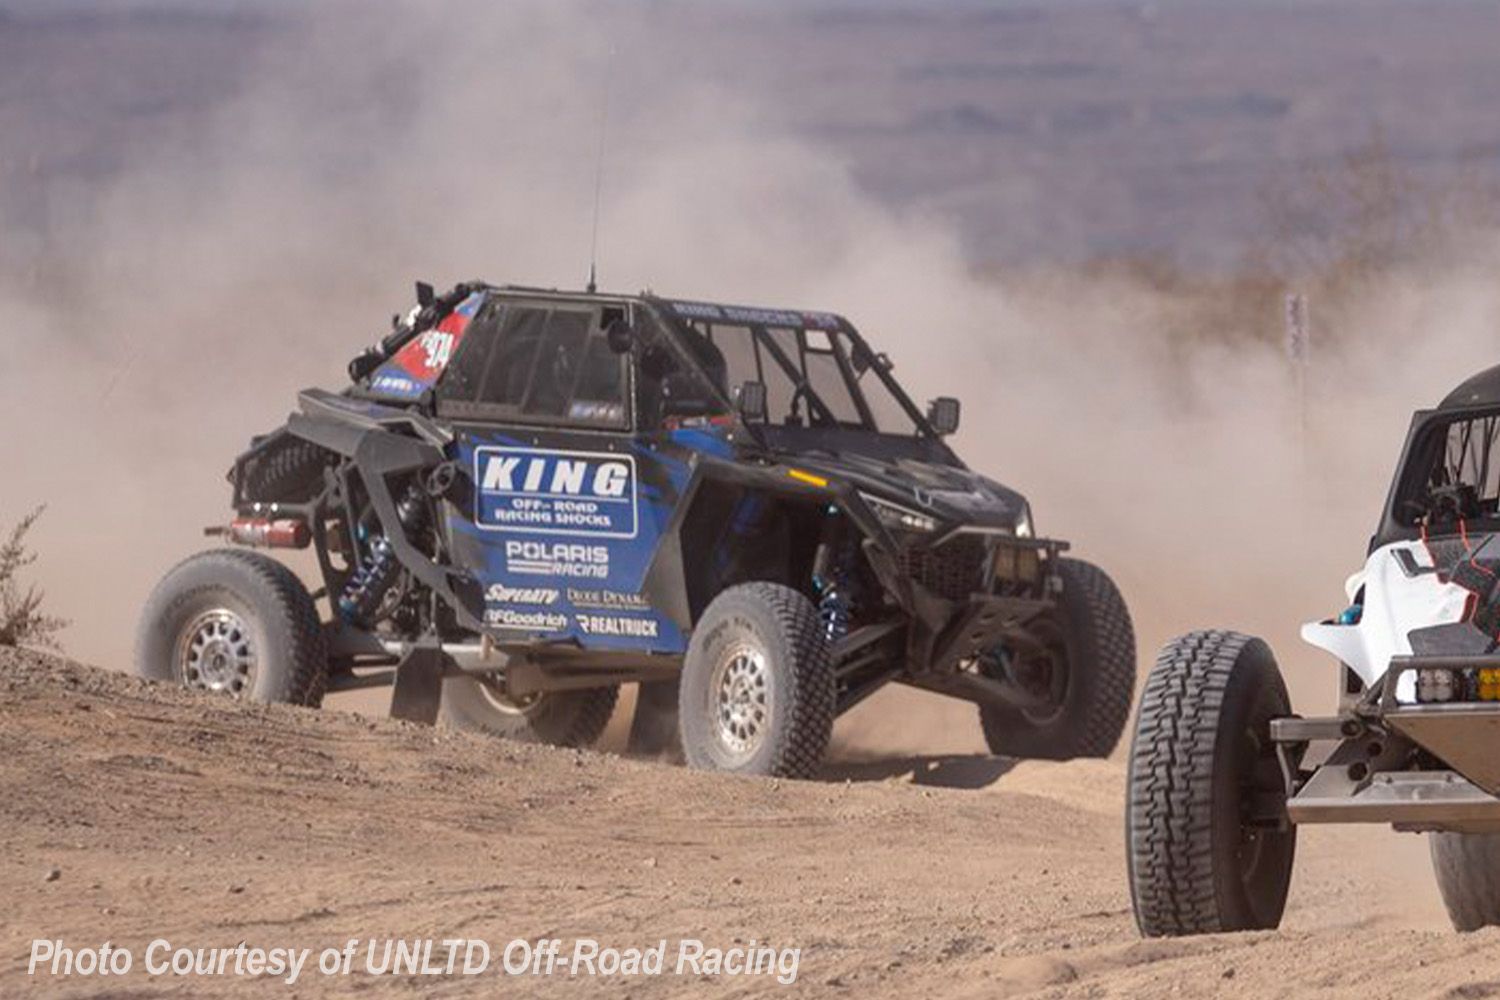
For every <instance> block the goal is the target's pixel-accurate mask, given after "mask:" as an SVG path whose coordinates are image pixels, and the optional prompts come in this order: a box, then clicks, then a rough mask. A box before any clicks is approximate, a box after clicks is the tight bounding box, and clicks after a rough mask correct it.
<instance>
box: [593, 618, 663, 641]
mask: <svg viewBox="0 0 1500 1000" xmlns="http://www.w3.org/2000/svg"><path fill="white" fill-rule="evenodd" d="M577 618H578V627H579V628H581V629H583V631H585V632H587V633H588V634H589V635H623V636H630V637H632V638H638V639H655V638H656V631H657V627H658V623H657V621H656V619H655V618H625V617H621V616H619V615H578V616H577Z"/></svg>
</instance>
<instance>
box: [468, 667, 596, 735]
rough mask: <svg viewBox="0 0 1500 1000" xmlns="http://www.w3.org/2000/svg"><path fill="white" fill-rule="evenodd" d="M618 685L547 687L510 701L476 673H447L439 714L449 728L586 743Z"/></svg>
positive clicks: (594, 730)
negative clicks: (561, 689)
mask: <svg viewBox="0 0 1500 1000" xmlns="http://www.w3.org/2000/svg"><path fill="white" fill-rule="evenodd" d="M619 697H620V687H619V685H618V684H612V685H610V686H609V687H599V688H585V689H583V690H578V691H548V692H545V693H542V694H538V695H534V696H533V697H531V698H528V699H525V700H523V701H519V702H518V701H514V700H512V699H510V698H508V697H506V695H505V694H504V693H503V692H502V691H500V690H499V689H498V687H497V686H496V685H494V684H492V683H490V682H487V681H485V680H482V679H480V678H477V677H447V678H444V680H443V700H442V705H441V708H440V709H439V718H440V719H441V720H442V721H443V722H444V723H446V724H447V725H449V726H452V727H453V728H455V729H469V730H478V731H481V732H486V733H489V734H490V735H492V736H500V737H504V738H505V739H509V740H520V741H521V742H524V743H546V744H549V745H550V746H558V747H589V746H593V745H594V743H596V742H597V741H598V739H599V737H600V736H601V735H603V733H604V727H605V726H607V725H608V724H609V717H610V716H611V715H613V714H614V711H615V701H616V700H617V699H618V698H619Z"/></svg>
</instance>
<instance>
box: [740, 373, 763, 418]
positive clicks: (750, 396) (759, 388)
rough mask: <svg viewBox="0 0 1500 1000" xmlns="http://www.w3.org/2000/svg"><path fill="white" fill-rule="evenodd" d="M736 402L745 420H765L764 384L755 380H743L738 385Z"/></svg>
mask: <svg viewBox="0 0 1500 1000" xmlns="http://www.w3.org/2000/svg"><path fill="white" fill-rule="evenodd" d="M736 402H737V403H738V404H739V410H740V416H741V417H743V418H745V419H746V420H756V421H762V420H765V419H766V384H765V383H764V382H755V381H750V382H745V383H744V384H742V385H741V386H740V391H739V393H738V394H737V399H736Z"/></svg>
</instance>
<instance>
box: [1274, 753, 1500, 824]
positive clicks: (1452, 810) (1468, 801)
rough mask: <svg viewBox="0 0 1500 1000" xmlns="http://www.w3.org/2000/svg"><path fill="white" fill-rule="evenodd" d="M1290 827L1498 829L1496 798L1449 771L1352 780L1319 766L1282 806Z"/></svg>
mask: <svg viewBox="0 0 1500 1000" xmlns="http://www.w3.org/2000/svg"><path fill="white" fill-rule="evenodd" d="M1286 811H1287V816H1288V817H1289V818H1290V819H1291V820H1292V822H1294V823H1389V824H1391V825H1392V826H1393V827H1395V828H1396V829H1397V830H1409V831H1419V832H1420V831H1431V830H1447V831H1461V832H1466V833H1484V832H1497V831H1500V799H1497V798H1495V797H1494V796H1493V795H1490V794H1489V793H1488V792H1486V791H1484V789H1482V788H1479V787H1478V786H1477V785H1475V784H1473V783H1472V782H1470V781H1469V780H1468V779H1466V778H1465V777H1464V776H1463V775H1461V774H1458V773H1457V772H1454V771H1390V772H1386V773H1382V774H1375V775H1373V776H1371V777H1370V778H1368V779H1367V780H1364V781H1354V780H1352V779H1351V778H1350V776H1349V774H1348V771H1347V769H1346V768H1345V767H1341V766H1336V765H1324V766H1323V767H1320V768H1318V770H1317V771H1316V772H1314V774H1313V776H1312V777H1311V778H1309V779H1308V780H1307V782H1306V783H1305V784H1303V786H1302V788H1301V790H1299V791H1298V792H1297V794H1296V795H1295V796H1293V797H1292V798H1291V799H1290V800H1289V801H1288V802H1287V804H1286Z"/></svg>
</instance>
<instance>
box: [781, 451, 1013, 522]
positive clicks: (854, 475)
mask: <svg viewBox="0 0 1500 1000" xmlns="http://www.w3.org/2000/svg"><path fill="white" fill-rule="evenodd" d="M933 457H934V458H935V457H936V456H933ZM789 458H790V456H789ZM792 460H793V461H795V462H796V463H797V464H798V465H800V466H804V467H806V468H807V469H809V470H810V471H813V472H818V473H821V474H824V475H827V476H828V477H829V478H830V479H832V480H834V481H835V482H846V483H851V484H853V485H854V487H855V488H856V489H858V490H859V491H860V492H862V493H868V494H870V495H871V496H875V497H879V498H880V499H882V500H889V501H891V502H892V503H897V504H900V505H901V506H903V507H909V508H911V509H912V510H914V511H917V512H919V513H923V514H928V515H931V516H932V517H934V518H936V519H937V520H938V521H940V522H942V523H943V524H944V525H945V526H948V527H954V526H957V525H969V526H972V527H978V528H1002V529H1012V528H1014V527H1015V524H1016V522H1017V521H1018V520H1019V519H1020V518H1021V516H1022V513H1023V512H1024V511H1025V510H1026V498H1025V497H1023V496H1021V494H1019V493H1017V492H1016V491H1015V490H1012V489H1008V488H1006V487H1004V486H1001V485H1000V484H999V483H996V482H995V481H994V480H991V479H987V478H985V477H984V476H981V475H979V474H978V473H976V472H971V471H969V470H968V469H966V468H964V467H963V466H961V465H950V464H947V463H945V462H942V461H934V460H932V459H931V458H928V457H926V456H923V457H915V456H911V455H899V456H898V455H889V456H887V455H882V456H875V455H869V454H861V453H859V452H851V451H840V452H837V453H833V452H826V451H808V452H803V453H801V454H799V455H797V456H796V457H795V458H794V459H792Z"/></svg>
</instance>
